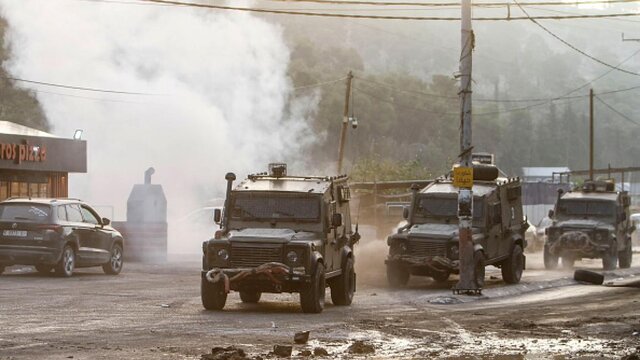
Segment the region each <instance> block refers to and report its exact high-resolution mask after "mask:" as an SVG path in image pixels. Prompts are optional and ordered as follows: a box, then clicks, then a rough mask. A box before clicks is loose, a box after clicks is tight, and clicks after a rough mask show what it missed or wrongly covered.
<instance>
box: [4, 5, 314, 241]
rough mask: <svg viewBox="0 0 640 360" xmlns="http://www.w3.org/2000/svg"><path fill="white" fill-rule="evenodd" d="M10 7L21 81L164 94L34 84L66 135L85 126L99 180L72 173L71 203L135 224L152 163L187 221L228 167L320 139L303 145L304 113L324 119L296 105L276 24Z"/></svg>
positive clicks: (138, 9) (173, 13) (11, 65)
mask: <svg viewBox="0 0 640 360" xmlns="http://www.w3.org/2000/svg"><path fill="white" fill-rule="evenodd" d="M0 6H1V9H2V12H3V16H4V17H5V18H6V19H7V20H8V23H9V29H8V30H7V34H6V40H7V42H8V43H9V44H10V46H11V53H12V58H11V59H10V61H9V62H8V63H6V64H5V67H6V69H7V70H8V71H9V72H10V73H11V74H12V75H13V76H15V77H20V78H25V79H33V80H39V81H49V82H55V83H63V84H72V85H79V86H91V87H97V88H104V89H118V90H124V91H134V92H144V93H150V94H157V95H149V96H131V95H115V94H104V93H88V92H78V91H68V90H62V89H54V88H45V87H41V86H30V87H31V88H32V89H35V90H39V91H40V92H38V98H39V100H40V101H41V103H42V105H43V107H44V110H45V112H46V114H47V116H48V118H49V121H50V122H51V123H52V125H53V133H54V134H57V135H60V136H63V137H71V135H72V133H73V131H74V130H75V129H77V128H80V129H84V134H83V139H86V140H87V142H88V174H79V175H72V177H71V179H70V180H71V184H70V196H78V197H81V198H83V199H86V200H87V201H89V202H91V203H93V204H101V205H113V206H114V207H115V217H116V219H124V217H125V208H126V200H127V197H128V195H129V192H130V191H131V188H132V185H133V184H134V183H141V182H142V180H143V172H144V171H145V170H146V169H147V168H148V167H149V166H153V167H155V169H156V174H155V175H154V177H153V182H154V183H160V184H162V185H163V186H164V190H165V194H166V195H167V198H168V202H169V212H170V216H171V215H173V216H174V217H179V216H180V215H181V214H184V213H186V212H187V210H189V209H191V208H193V207H195V206H197V204H202V203H204V202H205V201H206V200H207V199H204V198H202V197H203V196H205V195H204V194H205V193H207V192H206V191H203V189H205V190H211V189H215V190H219V194H220V195H222V192H223V190H224V174H225V173H226V172H228V171H235V172H237V173H238V174H239V175H243V174H246V173H247V172H255V171H262V170H265V169H266V164H267V163H268V162H270V161H278V160H280V161H281V160H295V159H296V158H298V159H299V158H300V157H301V155H302V154H303V152H302V151H303V150H304V148H305V145H306V144H308V141H307V142H301V141H299V139H301V138H307V139H308V138H311V137H310V136H309V135H310V134H309V131H310V130H309V128H308V127H307V125H306V122H305V116H304V115H305V114H306V115H309V114H313V111H314V106H315V104H316V103H317V97H316V98H314V97H311V98H308V99H304V101H299V102H297V103H296V104H294V105H293V106H290V107H287V99H288V98H289V96H290V92H291V86H290V81H289V79H288V78H287V76H286V71H287V65H288V62H289V50H288V48H287V47H286V45H285V43H284V41H283V38H282V34H281V29H280V28H279V27H277V26H275V25H273V24H270V23H268V22H266V21H264V20H261V19H258V18H256V17H254V16H251V15H248V14H240V13H226V12H215V11H208V10H197V9H195V10H194V9H186V8H175V7H164V6H148V5H131V4H122V3H99V2H84V1H73V0H68V1H64V0H60V1H42V0H20V1H3V2H2V3H1V4H0ZM24 86H26V85H24ZM52 92H55V93H58V94H52ZM59 94H71V95H74V96H82V97H85V98H78V97H71V96H61V95H59ZM86 97H90V98H99V99H103V101H96V100H92V99H86ZM106 99H108V100H109V101H105V100H106ZM292 114H293V115H292ZM295 114H302V115H295ZM199 240H201V239H198V241H197V242H196V243H199ZM171 247H172V246H171V244H170V249H171Z"/></svg>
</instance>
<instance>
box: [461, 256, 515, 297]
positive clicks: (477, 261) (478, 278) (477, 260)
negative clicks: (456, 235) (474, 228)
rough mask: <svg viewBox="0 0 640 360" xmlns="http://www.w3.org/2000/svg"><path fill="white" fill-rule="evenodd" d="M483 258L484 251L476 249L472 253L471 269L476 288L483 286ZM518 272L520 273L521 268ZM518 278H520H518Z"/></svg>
mask: <svg viewBox="0 0 640 360" xmlns="http://www.w3.org/2000/svg"><path fill="white" fill-rule="evenodd" d="M484 260H485V259H484V252H482V251H476V252H474V253H473V267H474V269H473V270H474V275H475V282H476V286H477V287H478V288H482V287H483V286H484V271H485V264H484ZM520 272H521V273H522V270H521V271H520ZM503 277H504V275H503ZM518 280H520V278H518ZM516 282H517V281H516Z"/></svg>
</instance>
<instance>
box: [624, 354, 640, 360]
mask: <svg viewBox="0 0 640 360" xmlns="http://www.w3.org/2000/svg"><path fill="white" fill-rule="evenodd" d="M621 360H640V355H639V354H638V353H633V354H629V355H625V356H623V357H622V359H621Z"/></svg>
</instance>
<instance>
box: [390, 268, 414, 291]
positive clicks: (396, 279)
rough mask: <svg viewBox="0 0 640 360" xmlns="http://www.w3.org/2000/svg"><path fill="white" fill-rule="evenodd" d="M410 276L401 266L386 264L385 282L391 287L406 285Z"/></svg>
mask: <svg viewBox="0 0 640 360" xmlns="http://www.w3.org/2000/svg"><path fill="white" fill-rule="evenodd" d="M410 276H411V274H409V271H408V270H407V269H405V268H403V267H401V266H397V265H387V282H389V285H390V286H391V287H393V288H399V287H403V286H405V285H407V283H408V282H409V277H410Z"/></svg>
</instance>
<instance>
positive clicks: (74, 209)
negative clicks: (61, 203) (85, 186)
mask: <svg viewBox="0 0 640 360" xmlns="http://www.w3.org/2000/svg"><path fill="white" fill-rule="evenodd" d="M66 208H67V217H68V219H69V221H72V222H82V213H81V212H80V207H79V206H78V205H75V204H73V205H67V206H66Z"/></svg>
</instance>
